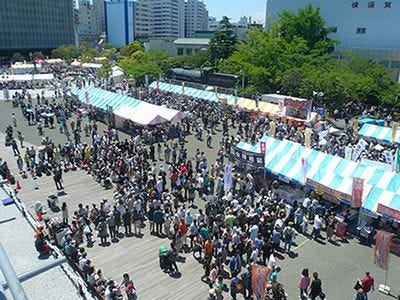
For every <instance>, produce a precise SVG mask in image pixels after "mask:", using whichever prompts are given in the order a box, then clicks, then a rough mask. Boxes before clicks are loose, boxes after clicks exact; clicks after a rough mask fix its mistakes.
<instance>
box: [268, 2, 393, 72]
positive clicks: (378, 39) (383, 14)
mask: <svg viewBox="0 0 400 300" xmlns="http://www.w3.org/2000/svg"><path fill="white" fill-rule="evenodd" d="M308 4H311V5H313V6H315V7H319V8H320V13H321V16H322V17H323V18H324V19H325V20H326V25H327V26H328V27H331V28H332V30H333V33H331V35H330V37H331V38H332V39H337V40H339V41H340V44H339V45H338V46H337V49H336V50H352V51H353V52H355V53H356V54H358V55H360V56H364V57H367V58H371V59H376V60H379V61H381V62H382V63H383V64H384V65H386V66H388V67H392V68H395V69H400V35H399V28H400V1H398V0H335V1H332V0H267V8H266V28H267V29H268V28H270V26H271V23H272V22H273V21H274V20H276V19H278V14H279V12H281V11H282V10H289V11H297V10H298V9H300V8H304V7H305V6H306V5H308Z"/></svg>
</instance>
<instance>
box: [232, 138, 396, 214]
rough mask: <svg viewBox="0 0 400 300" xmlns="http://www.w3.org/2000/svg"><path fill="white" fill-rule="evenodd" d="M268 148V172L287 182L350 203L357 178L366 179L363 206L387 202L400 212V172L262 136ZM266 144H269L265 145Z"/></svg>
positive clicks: (374, 209)
mask: <svg viewBox="0 0 400 300" xmlns="http://www.w3.org/2000/svg"><path fill="white" fill-rule="evenodd" d="M260 142H261V143H263V147H264V149H265V171H266V172H269V173H272V174H275V175H277V176H278V177H279V178H281V179H282V180H284V181H286V182H292V183H295V184H299V185H303V186H309V187H311V188H313V189H318V190H322V191H323V192H325V193H327V194H330V195H332V196H334V197H335V198H337V199H338V200H340V201H342V202H344V203H347V204H350V202H351V195H352V189H353V178H361V179H364V185H363V194H362V200H363V202H362V208H363V209H365V210H367V211H369V212H372V213H377V208H378V204H383V205H385V206H386V207H389V208H390V209H392V210H395V211H398V212H399V214H400V175H399V174H397V173H394V172H389V171H386V170H382V169H377V168H374V167H371V166H368V165H365V164H362V163H357V162H354V161H351V160H347V159H344V158H341V157H338V156H333V155H331V154H327V153H323V152H321V151H317V150H313V149H310V148H306V147H304V146H302V145H301V144H299V143H295V142H292V141H288V140H282V141H281V140H277V139H275V138H272V137H268V136H264V137H262V139H261V141H260ZM260 142H259V143H258V144H256V145H251V144H248V143H245V142H240V143H239V144H238V145H237V146H236V147H237V148H239V149H243V150H245V151H248V152H254V153H261V143H260ZM264 143H265V144H264Z"/></svg>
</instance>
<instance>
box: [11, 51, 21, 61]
mask: <svg viewBox="0 0 400 300" xmlns="http://www.w3.org/2000/svg"><path fill="white" fill-rule="evenodd" d="M11 61H12V62H13V63H16V62H22V61H24V57H23V56H22V55H21V53H19V52H15V53H14V54H13V56H12V57H11Z"/></svg>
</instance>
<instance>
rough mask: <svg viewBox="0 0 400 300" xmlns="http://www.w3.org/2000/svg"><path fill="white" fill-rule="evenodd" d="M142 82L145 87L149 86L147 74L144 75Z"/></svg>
mask: <svg viewBox="0 0 400 300" xmlns="http://www.w3.org/2000/svg"><path fill="white" fill-rule="evenodd" d="M144 82H145V84H146V87H147V88H148V87H149V75H144Z"/></svg>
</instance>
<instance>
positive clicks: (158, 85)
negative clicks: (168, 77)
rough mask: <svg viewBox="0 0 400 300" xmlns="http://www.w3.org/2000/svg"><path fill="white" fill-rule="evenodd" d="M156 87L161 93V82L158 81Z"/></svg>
mask: <svg viewBox="0 0 400 300" xmlns="http://www.w3.org/2000/svg"><path fill="white" fill-rule="evenodd" d="M156 87H157V91H159V90H160V82H159V81H158V80H157V81H156Z"/></svg>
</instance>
